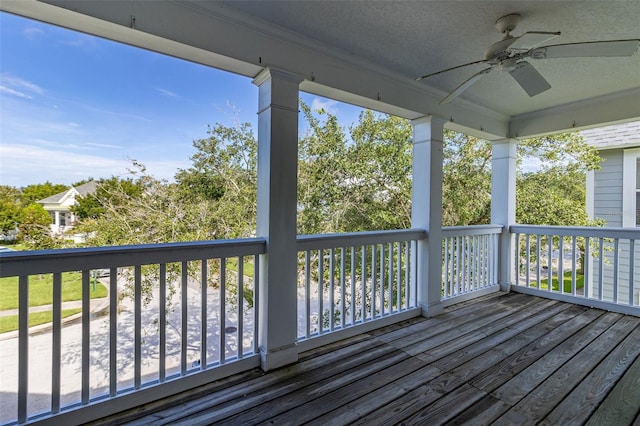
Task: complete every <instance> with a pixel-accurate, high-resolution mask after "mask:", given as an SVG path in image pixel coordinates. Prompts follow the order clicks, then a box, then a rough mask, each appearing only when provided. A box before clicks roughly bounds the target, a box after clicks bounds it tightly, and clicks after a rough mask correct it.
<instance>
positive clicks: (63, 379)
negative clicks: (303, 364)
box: [0, 239, 265, 423]
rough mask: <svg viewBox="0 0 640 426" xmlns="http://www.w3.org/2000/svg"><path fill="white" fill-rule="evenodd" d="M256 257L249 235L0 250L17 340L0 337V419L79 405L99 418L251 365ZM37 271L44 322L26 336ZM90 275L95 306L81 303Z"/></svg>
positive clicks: (256, 243)
mask: <svg viewBox="0 0 640 426" xmlns="http://www.w3.org/2000/svg"><path fill="white" fill-rule="evenodd" d="M264 252H265V241H264V240H262V239H250V240H232V241H213V242H192V243H172V244H158V245H146V246H119V247H102V248H85V249H67V250H54V251H39V252H12V253H2V254H1V255H0V262H1V267H0V277H2V278H5V277H17V278H16V280H17V281H18V284H19V288H18V309H17V316H18V331H17V335H18V337H17V339H16V338H13V339H6V338H5V339H2V340H0V345H1V346H0V348H1V351H2V352H3V359H5V360H8V361H7V362H6V363H3V364H5V365H2V366H0V371H1V373H0V377H1V379H0V382H1V387H2V395H3V398H2V407H1V409H0V412H1V415H0V416H1V417H0V423H6V422H15V421H17V422H18V423H24V422H26V421H29V420H31V419H33V418H41V419H46V418H51V416H52V415H54V414H57V417H56V420H55V421H57V422H61V423H65V421H64V419H63V418H62V417H63V415H64V414H65V412H66V413H69V411H70V410H69V409H70V408H78V407H82V406H85V407H87V408H86V410H91V411H97V412H100V410H102V411H103V412H104V415H107V414H109V413H110V412H113V411H117V410H122V409H126V408H129V406H134V405H139V404H141V403H145V402H147V401H152V400H154V399H158V398H159V397H162V396H166V395H170V394H173V393H176V392H179V391H181V390H184V389H187V388H189V387H193V386H197V385H199V384H204V383H207V382H210V381H211V380H215V379H216V378H218V377H220V376H222V375H228V374H233V373H234V372H237V371H239V370H243V369H247V368H251V367H255V366H258V365H259V356H258V355H257V353H258V343H257V325H258V324H257V315H258V312H257V307H258V297H259V295H258V283H257V282H256V281H257V279H254V273H253V270H255V271H257V270H258V262H259V261H258V259H259V256H258V255H260V254H262V253H264ZM69 273H75V274H78V275H79V276H80V277H81V287H82V297H81V301H80V302H77V306H76V307H77V308H80V309H81V311H80V312H81V313H80V314H78V315H77V316H78V317H79V318H78V319H77V320H76V322H72V323H69V324H67V323H66V321H67V320H66V319H64V320H63V310H64V309H65V307H66V306H67V304H66V303H63V302H62V287H63V285H64V282H65V279H66V278H65V277H66V276H67V275H68V274H69ZM43 276H50V277H51V278H50V280H51V282H52V289H51V292H52V293H51V300H52V305H51V314H52V323H51V328H50V333H46V334H38V335H33V331H34V330H35V328H31V329H30V327H29V319H30V315H32V314H33V313H32V312H30V310H29V309H28V308H27V307H28V306H29V297H30V287H31V286H32V285H31V284H32V282H34V281H35V280H36V278H38V279H42V277H43ZM97 276H100V279H99V281H100V283H103V284H104V285H105V286H106V287H107V288H108V291H109V294H108V296H107V297H106V298H105V299H103V300H101V301H99V303H98V304H101V305H102V307H103V308H104V311H103V310H102V308H97V307H96V303H95V301H94V302H92V300H91V299H90V292H91V289H92V287H93V286H96V285H102V284H98V283H96V282H95V281H94V279H96V277H97ZM255 277H257V274H256V275H255ZM127 294H128V295H130V296H131V298H127V297H126V295H127ZM31 311H33V309H31ZM63 323H65V327H62V325H63ZM12 355H13V357H11V356H12ZM9 357H11V358H10V359H9ZM214 367H222V368H214ZM225 370H227V371H225ZM196 373H197V374H196ZM176 378H182V380H180V381H176V380H174V379H176ZM132 391H135V392H137V395H136V398H126V397H125V398H123V397H121V395H126V394H130V393H131V392H132ZM9 395H14V398H10V396H9ZM96 401H103V403H101V404H99V405H95V404H93V403H94V402H96ZM105 401H106V403H105ZM74 411H77V410H74ZM73 414H74V415H75V414H77V413H73ZM93 417H94V418H95V413H94V414H93ZM80 418H81V417H80ZM74 419H77V417H75V418H74ZM74 421H75V420H74Z"/></svg>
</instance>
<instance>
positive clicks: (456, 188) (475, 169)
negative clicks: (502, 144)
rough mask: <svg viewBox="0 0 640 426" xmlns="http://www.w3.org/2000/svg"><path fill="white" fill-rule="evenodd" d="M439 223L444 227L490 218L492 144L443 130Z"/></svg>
mask: <svg viewBox="0 0 640 426" xmlns="http://www.w3.org/2000/svg"><path fill="white" fill-rule="evenodd" d="M444 136H445V141H444V149H443V165H442V199H443V201H442V223H443V225H444V226H463V225H479V224H488V223H489V222H490V221H491V144H490V143H489V142H488V141H486V140H482V139H478V138H475V137H473V136H469V135H464V134H462V133H456V132H453V131H450V130H447V131H445V133H444Z"/></svg>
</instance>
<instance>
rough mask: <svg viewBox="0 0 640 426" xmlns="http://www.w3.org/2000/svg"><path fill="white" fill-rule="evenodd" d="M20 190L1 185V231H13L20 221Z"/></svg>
mask: <svg viewBox="0 0 640 426" xmlns="http://www.w3.org/2000/svg"><path fill="white" fill-rule="evenodd" d="M20 212H21V208H20V191H19V190H18V189H17V188H14V187H12V186H7V185H0V232H2V233H5V232H9V231H13V230H15V229H16V228H17V227H18V223H19V222H20Z"/></svg>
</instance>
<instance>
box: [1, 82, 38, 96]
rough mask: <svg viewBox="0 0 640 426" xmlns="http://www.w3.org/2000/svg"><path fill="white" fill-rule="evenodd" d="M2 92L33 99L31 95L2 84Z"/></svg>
mask: <svg viewBox="0 0 640 426" xmlns="http://www.w3.org/2000/svg"><path fill="white" fill-rule="evenodd" d="M0 92H2V93H5V94H7V95H12V96H17V97H19V98H25V99H33V98H32V97H31V96H29V95H27V94H25V93H22V92H18V91H17V90H14V89H11V88H9V87H5V86H2V85H0Z"/></svg>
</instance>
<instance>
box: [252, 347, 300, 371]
mask: <svg viewBox="0 0 640 426" xmlns="http://www.w3.org/2000/svg"><path fill="white" fill-rule="evenodd" d="M294 362H298V348H297V347H296V345H292V346H288V347H285V348H280V349H277V350H275V351H270V352H268V353H267V352H264V351H263V349H262V348H261V349H260V368H262V370H263V371H265V372H266V371H271V370H275V369H276V368H280V367H284V366H285V365H289V364H293V363H294Z"/></svg>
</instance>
